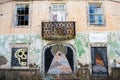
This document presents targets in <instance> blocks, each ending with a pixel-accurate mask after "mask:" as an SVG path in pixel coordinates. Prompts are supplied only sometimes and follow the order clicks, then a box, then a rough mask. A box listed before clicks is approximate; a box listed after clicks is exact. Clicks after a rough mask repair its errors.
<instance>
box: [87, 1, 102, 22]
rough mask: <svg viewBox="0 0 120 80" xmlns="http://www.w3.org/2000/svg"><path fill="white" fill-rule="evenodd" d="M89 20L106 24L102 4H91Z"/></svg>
mask: <svg viewBox="0 0 120 80" xmlns="http://www.w3.org/2000/svg"><path fill="white" fill-rule="evenodd" d="M89 22H90V24H104V21H103V12H102V7H101V4H96V3H91V4H89Z"/></svg>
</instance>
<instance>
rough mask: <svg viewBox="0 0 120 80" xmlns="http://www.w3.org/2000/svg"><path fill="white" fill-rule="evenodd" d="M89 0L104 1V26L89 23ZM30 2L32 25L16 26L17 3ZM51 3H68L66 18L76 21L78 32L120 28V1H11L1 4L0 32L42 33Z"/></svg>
mask: <svg viewBox="0 0 120 80" xmlns="http://www.w3.org/2000/svg"><path fill="white" fill-rule="evenodd" d="M89 2H102V3H103V7H104V8H103V9H104V19H105V25H104V26H97V25H96V26H91V25H89V24H88V21H87V18H88V15H87V9H88V3H89ZM17 3H30V25H29V26H27V27H25V28H16V26H14V24H13V23H14V14H15V4H17ZM51 3H65V4H66V12H67V13H66V16H67V17H66V18H67V19H66V20H67V21H75V22H76V24H75V25H76V31H77V32H88V31H89V32H92V31H98V32H99V31H116V30H118V31H119V30H120V25H119V23H120V3H118V2H114V1H108V0H105V1H104V0H96V1H95V0H62V1H53V0H52V1H47V0H45V1H31V2H30V1H25V2H16V1H11V2H7V3H3V4H2V3H1V4H0V34H28V33H38V34H41V22H42V21H50V12H49V7H50V5H51Z"/></svg>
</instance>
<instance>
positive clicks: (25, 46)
mask: <svg viewBox="0 0 120 80" xmlns="http://www.w3.org/2000/svg"><path fill="white" fill-rule="evenodd" d="M12 48H25V49H27V61H26V66H15V65H14V66H12V56H13V53H12V52H13V51H12ZM29 48H30V45H29V44H28V43H11V44H10V50H11V67H12V68H23V67H24V68H27V67H29V65H28V62H29Z"/></svg>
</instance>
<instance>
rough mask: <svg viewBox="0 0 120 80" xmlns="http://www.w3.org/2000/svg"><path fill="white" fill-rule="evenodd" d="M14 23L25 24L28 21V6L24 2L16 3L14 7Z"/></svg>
mask: <svg viewBox="0 0 120 80" xmlns="http://www.w3.org/2000/svg"><path fill="white" fill-rule="evenodd" d="M16 9H17V10H16V11H17V12H16V25H17V26H26V25H28V21H29V6H28V5H26V4H25V5H24V4H19V5H17V8H16Z"/></svg>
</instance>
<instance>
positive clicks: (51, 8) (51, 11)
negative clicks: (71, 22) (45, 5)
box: [50, 3, 66, 22]
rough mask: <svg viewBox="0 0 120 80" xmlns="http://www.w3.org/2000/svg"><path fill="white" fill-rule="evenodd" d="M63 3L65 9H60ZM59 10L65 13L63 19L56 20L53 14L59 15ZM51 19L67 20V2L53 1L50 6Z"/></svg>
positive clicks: (60, 12)
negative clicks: (54, 7)
mask: <svg viewBox="0 0 120 80" xmlns="http://www.w3.org/2000/svg"><path fill="white" fill-rule="evenodd" d="M54 5H56V6H57V8H56V9H53V6H54ZM61 5H64V7H63V9H60V6H61ZM58 12H59V14H61V15H63V14H64V16H63V20H59V19H56V20H53V14H56V15H58ZM57 17H58V16H57ZM50 21H53V22H54V21H55V22H62V21H66V4H65V3H51V6H50Z"/></svg>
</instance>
